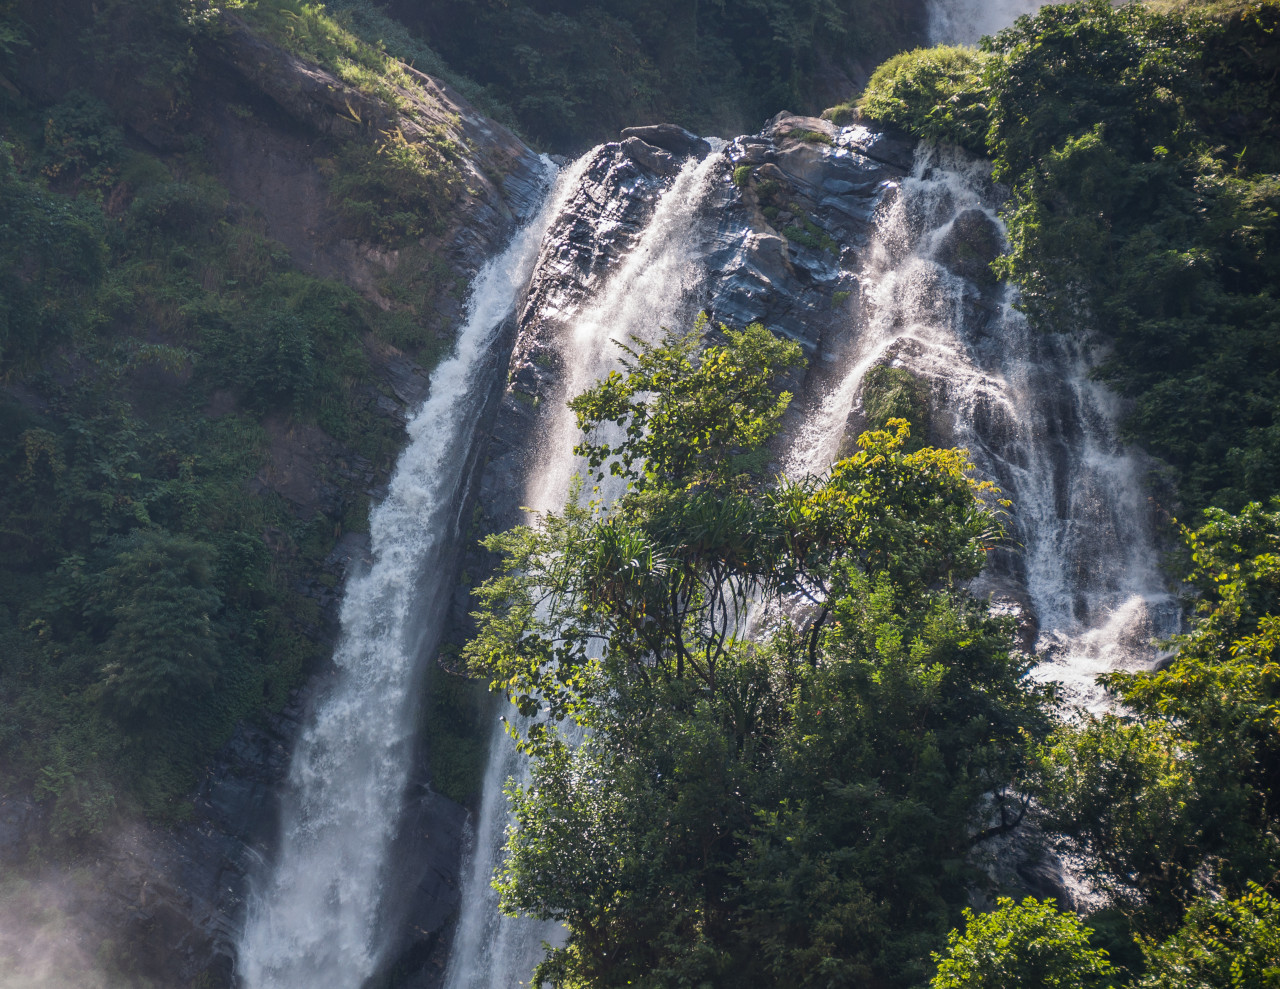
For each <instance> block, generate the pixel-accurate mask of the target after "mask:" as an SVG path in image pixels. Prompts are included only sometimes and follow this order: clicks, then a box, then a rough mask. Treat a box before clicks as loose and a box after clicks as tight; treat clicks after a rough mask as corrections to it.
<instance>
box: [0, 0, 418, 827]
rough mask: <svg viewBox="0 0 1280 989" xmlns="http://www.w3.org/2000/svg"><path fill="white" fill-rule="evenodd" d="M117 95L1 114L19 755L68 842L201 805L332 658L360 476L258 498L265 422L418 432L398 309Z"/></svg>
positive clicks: (3, 701)
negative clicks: (337, 280) (327, 588)
mask: <svg viewBox="0 0 1280 989" xmlns="http://www.w3.org/2000/svg"><path fill="white" fill-rule="evenodd" d="M33 24H34V26H33V27H32V29H31V30H32V31H33V32H34V34H33V36H34V37H36V38H41V37H42V36H41V34H40V32H42V31H47V30H49V29H50V28H49V24H48V22H47V21H46V20H44V19H42V18H33ZM71 27H73V28H74V30H73V31H72V35H71V40H70V41H69V40H68V39H67V38H66V37H65V36H64V37H63V41H62V43H63V44H71V43H73V42H74V43H75V44H78V43H79V40H78V33H79V31H80V26H77V25H74V24H73V25H71ZM141 37H145V35H142V36H141ZM44 42H45V43H48V39H47V37H44ZM115 95H118V94H117V93H115V91H114V90H112V89H111V88H110V87H105V88H104V91H103V93H102V96H103V98H104V100H105V102H99V101H98V100H96V99H94V98H91V97H88V96H86V95H85V94H84V93H83V92H75V91H72V92H71V93H69V94H68V96H67V97H66V98H65V99H63V100H60V101H57V102H54V103H50V104H47V105H44V106H38V105H34V104H27V105H20V104H5V105H3V106H0V111H2V113H0V126H2V127H3V128H4V133H5V135H6V138H5V139H4V140H3V141H0V269H2V270H0V376H2V377H3V381H4V385H5V387H4V389H3V392H2V393H0V424H2V425H0V465H3V473H2V476H0V548H2V549H3V553H0V657H2V658H0V708H2V709H3V712H4V713H3V715H0V769H2V770H3V781H4V784H5V785H6V786H12V785H14V784H15V783H19V784H23V783H25V784H26V785H31V784H32V783H33V782H34V784H35V785H36V786H37V791H36V792H37V796H39V797H41V798H43V799H46V800H47V801H48V802H49V805H50V808H51V817H50V820H51V822H52V833H53V837H55V838H60V839H67V840H78V839H81V838H84V837H85V836H88V835H91V834H93V833H94V832H95V831H97V830H99V829H101V828H103V827H105V826H107V825H109V824H110V823H111V820H112V817H113V815H115V814H117V813H120V812H132V811H137V810H143V811H145V812H150V813H159V814H174V813H180V812H181V807H182V803H181V799H180V798H181V795H182V794H183V793H185V792H187V791H188V790H189V788H190V786H191V784H192V781H193V780H194V779H195V773H196V770H197V769H198V767H199V765H200V763H201V761H202V760H204V759H206V758H207V757H208V755H209V753H210V752H211V751H212V749H213V748H215V747H216V746H217V745H220V744H221V743H222V742H223V741H224V740H225V739H226V738H227V737H228V736H229V734H230V733H231V731H232V730H233V728H234V727H235V725H236V724H237V722H239V721H240V720H242V719H244V718H246V717H251V716H253V715H255V714H257V713H258V712H260V711H262V710H263V709H264V708H270V707H274V706H279V705H281V704H282V703H283V702H284V701H285V699H286V696H287V694H288V692H289V691H290V690H291V689H292V688H293V687H294V686H296V685H297V683H298V682H299V681H300V678H301V677H302V676H303V675H304V673H305V671H306V669H307V668H308V666H309V665H310V664H311V663H312V662H313V661H314V658H315V655H316V652H317V647H316V645H315V639H316V638H317V637H319V636H320V635H321V634H322V630H321V629H320V626H319V621H318V613H317V608H316V605H315V602H314V601H312V600H311V599H310V598H309V597H308V596H306V595H304V594H303V593H301V592H300V590H299V588H300V587H302V586H305V584H304V580H303V578H304V577H306V578H308V579H317V577H318V578H319V579H321V580H325V579H327V580H329V581H333V580H334V577H333V575H331V574H327V573H324V572H323V561H324V560H325V558H326V556H327V555H328V553H329V550H330V548H331V547H332V544H333V540H334V538H335V537H336V536H337V534H338V533H339V532H340V531H341V527H342V526H343V525H346V524H348V523H351V522H356V523H358V515H359V513H360V510H361V505H362V504H363V494H362V492H359V491H354V492H353V491H350V490H349V489H350V487H351V484H350V482H349V481H346V480H344V479H342V478H341V477H335V478H334V479H333V483H334V490H335V491H341V492H343V494H342V497H343V498H346V499H349V500H350V501H351V502H352V504H351V505H350V507H348V506H347V505H345V504H344V505H339V506H338V507H337V508H336V509H330V511H331V512H332V513H333V516H334V517H332V518H330V517H328V516H326V515H323V514H321V515H318V516H317V517H315V518H312V517H306V518H299V517H297V516H296V515H295V514H294V512H293V511H292V510H291V508H290V507H289V506H288V505H287V504H285V503H284V502H283V501H281V500H280V499H278V498H276V497H275V496H272V495H270V494H269V493H264V494H263V495H261V496H259V495H254V494H252V493H251V488H250V485H251V483H252V482H253V479H254V477H255V475H257V474H258V472H259V470H260V469H261V468H262V466H263V464H264V459H265V456H266V453H267V448H268V436H267V433H266V432H265V431H264V429H263V421H264V419H266V418H268V417H274V418H275V420H276V422H277V423H278V424H279V425H277V426H276V427H275V428H277V429H280V430H283V429H287V428H293V426H296V425H297V424H298V423H300V422H301V423H306V424H308V425H310V426H311V427H312V428H314V427H316V426H318V427H321V428H323V429H324V430H325V431H326V432H327V433H328V434H329V435H330V436H333V437H334V438H336V439H338V440H343V441H346V442H348V443H350V444H352V446H353V447H355V449H354V450H353V451H352V452H353V453H358V454H362V455H363V456H365V457H366V458H367V459H368V460H369V462H370V463H376V464H378V465H379V466H385V465H387V463H388V462H389V457H390V456H391V455H392V453H393V452H394V450H395V448H396V446H397V437H396V435H395V432H396V427H395V424H394V423H393V422H390V421H388V420H387V419H385V418H384V417H382V416H378V415H377V414H376V413H375V411H374V410H373V408H372V403H373V401H374V398H371V397H370V394H371V392H372V381H371V374H370V368H369V362H368V359H367V357H366V355H365V351H364V348H363V346H362V337H364V336H365V335H366V334H368V333H371V332H372V333H377V332H379V331H380V330H381V328H382V327H383V325H384V322H385V319H384V316H383V314H381V313H380V312H378V313H375V312H373V311H371V307H369V306H368V305H367V304H366V303H365V302H363V301H362V300H360V299H359V298H358V297H357V296H356V295H355V294H354V293H353V292H351V291H350V290H349V289H346V288H345V287H342V286H338V285H336V284H333V283H329V282H325V281H322V280H319V279H316V278H314V277H311V276H307V275H303V274H301V273H300V272H298V271H296V270H293V266H292V264H291V262H290V260H289V257H288V254H287V252H286V251H285V250H284V249H283V247H281V245H279V244H275V243H274V242H272V241H270V240H268V239H267V238H266V237H264V236H263V235H262V234H261V232H260V230H259V229H258V228H257V224H256V222H255V221H254V220H253V219H252V218H251V217H246V216H244V215H243V214H241V213H240V212H238V211H237V210H235V209H233V208H232V207H231V205H230V200H229V196H228V194H227V192H226V190H225V189H223V188H222V187H220V186H219V185H218V184H217V183H216V182H214V181H212V180H210V179H209V178H207V177H205V176H203V175H202V174H201V168H200V163H199V158H198V157H197V156H183V155H172V156H169V157H168V158H166V159H165V160H164V161H161V160H160V159H159V158H158V157H156V156H154V155H152V154H148V153H145V152H142V151H134V150H129V148H128V147H127V143H128V142H127V141H126V140H125V138H124V137H123V131H124V123H125V118H122V116H121V114H120V112H119V111H118V110H116V109H113V105H114V97H115ZM127 119H128V121H129V126H130V127H132V126H135V125H136V123H137V122H136V120H134V119H133V118H127ZM175 172H178V173H179V174H180V175H181V178H175V175H174V173H175ZM405 308H406V309H408V306H406V307H405ZM421 343H422V344H423V346H424V350H425V349H426V347H427V345H430V347H431V348H432V350H433V351H434V347H435V342H434V340H433V339H432V340H427V339H426V338H425V336H422V337H421ZM374 394H375V397H376V393H374ZM335 472H336V468H335Z"/></svg>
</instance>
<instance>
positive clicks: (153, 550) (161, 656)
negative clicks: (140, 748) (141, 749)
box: [96, 529, 221, 735]
mask: <svg viewBox="0 0 1280 989" xmlns="http://www.w3.org/2000/svg"><path fill="white" fill-rule="evenodd" d="M215 563H216V557H215V554H214V550H213V547H212V546H209V545H208V544H206V543H201V542H197V541H196V540H194V539H191V538H189V537H186V536H179V535H173V534H170V533H167V532H164V531H162V530H153V529H142V530H139V531H137V532H136V533H134V534H133V535H131V536H129V537H128V538H127V539H126V540H125V541H124V544H123V546H122V547H121V549H120V551H119V553H118V554H117V555H116V559H115V563H114V564H113V565H112V566H110V567H108V568H107V569H106V570H105V571H104V572H103V574H102V576H101V578H100V580H101V588H102V594H101V598H100V599H99V600H98V601H97V602H96V606H97V607H98V608H99V609H102V610H104V611H105V612H106V613H107V615H108V616H109V620H110V622H111V628H110V631H109V632H108V633H107V635H106V639H105V641H104V642H103V645H102V650H101V656H102V659H103V660H104V664H103V667H102V675H101V681H100V683H99V685H98V689H97V696H98V699H99V702H100V703H101V705H102V707H103V709H104V710H105V711H106V712H107V713H108V714H109V715H110V716H111V717H113V718H115V719H116V720H117V721H119V722H120V723H121V724H122V725H123V726H125V727H126V728H127V729H128V730H129V731H130V732H131V733H136V734H140V735H152V734H158V735H164V734H165V732H166V731H167V730H169V729H171V728H173V727H174V726H176V725H178V724H180V723H181V722H182V721H183V719H185V718H188V717H190V715H191V712H192V710H193V709H194V708H195V706H196V705H198V704H199V703H200V702H201V701H203V700H205V699H207V697H208V695H209V693H210V690H211V688H212V687H213V684H214V681H215V678H216V677H217V674H218V669H219V666H220V656H219V650H218V636H217V632H216V629H215V624H214V619H215V618H216V617H217V613H218V611H219V609H220V607H221V596H220V595H219V594H218V591H217V589H216V588H215V587H214V586H213V575H214V566H215Z"/></svg>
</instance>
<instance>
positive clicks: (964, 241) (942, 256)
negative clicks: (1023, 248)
mask: <svg viewBox="0 0 1280 989" xmlns="http://www.w3.org/2000/svg"><path fill="white" fill-rule="evenodd" d="M1003 244H1004V239H1003V235H1002V233H1001V231H1000V227H999V226H998V225H997V224H996V221H995V220H994V219H993V218H992V217H991V216H989V215H988V214H987V213H986V212H985V211H983V210H980V209H969V210H965V211H964V212H963V213H961V214H960V215H959V216H957V217H956V218H955V221H954V222H953V223H952V224H951V228H950V229H949V230H948V231H947V232H946V234H945V235H944V236H943V239H942V242H941V243H940V244H939V245H938V247H937V250H936V253H935V255H934V256H935V257H936V258H937V259H938V261H939V262H941V263H942V264H944V265H946V267H947V268H948V270H950V271H952V272H953V273H955V274H957V275H959V276H960V277H961V278H967V279H969V280H970V281H971V282H974V283H975V284H977V285H980V286H982V287H984V288H992V287H994V286H995V284H996V282H997V281H999V279H997V278H996V275H995V272H993V271H992V270H991V262H992V261H994V260H995V259H996V258H997V257H998V256H999V254H1000V252H1001V250H1002V248H1003Z"/></svg>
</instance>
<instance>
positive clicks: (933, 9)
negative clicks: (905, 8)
mask: <svg viewBox="0 0 1280 989" xmlns="http://www.w3.org/2000/svg"><path fill="white" fill-rule="evenodd" d="M1049 2H1056V3H1061V2H1063V0H1049ZM1044 5H1045V4H1044V2H1042V0H930V2H929V41H930V43H931V44H935V45H944V44H945V45H976V44H977V43H978V42H979V41H980V40H981V39H982V37H983V36H984V35H988V34H995V33H996V32H997V31H999V30H1000V29H1001V28H1004V27H1008V26H1009V25H1010V24H1012V23H1013V22H1014V21H1015V20H1017V19H1018V18H1019V17H1021V16H1022V15H1023V14H1034V13H1035V12H1036V11H1037V10H1039V9H1040V8H1041V7H1042V6H1044Z"/></svg>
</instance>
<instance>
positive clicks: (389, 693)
mask: <svg viewBox="0 0 1280 989" xmlns="http://www.w3.org/2000/svg"><path fill="white" fill-rule="evenodd" d="M549 167H550V166H549ZM557 203H558V199H557V195H556V194H553V195H551V196H550V197H549V199H548V201H547V204H546V205H544V206H543V208H542V209H541V211H540V212H539V214H538V216H537V218H536V219H535V220H533V221H532V222H531V223H530V224H529V225H528V226H526V227H525V228H524V229H523V230H521V231H519V232H518V233H517V234H516V236H515V238H514V239H513V240H512V242H511V244H510V246H509V247H508V248H507V249H506V250H505V251H504V252H502V253H501V254H500V255H499V256H498V257H496V258H494V259H493V260H492V261H490V262H489V263H488V264H487V265H486V266H485V267H484V268H483V269H482V270H481V271H480V272H479V273H478V274H477V275H476V278H475V280H474V282H473V285H472V290H471V297H470V300H469V302H468V306H467V318H466V322H465V324H464V325H463V327H462V329H461V331H460V333H459V335H458V340H457V344H456V346H455V349H454V352H453V354H452V356H450V357H449V358H448V359H446V360H445V361H444V362H443V363H441V364H440V365H439V366H438V367H437V368H436V369H435V371H434V372H433V373H432V375H431V385H430V393H429V397H428V398H427V400H426V402H425V404H424V405H423V407H422V409H421V410H420V411H419V412H418V413H417V415H416V416H415V417H414V419H413V421H412V422H411V423H410V424H409V427H408V432H409V443H408V446H407V447H406V449H405V450H404V452H403V454H402V455H401V457H400V460H399V462H398V463H397V465H396V468H395V471H394V473H393V475H392V478H391V482H390V486H389V489H388V492H387V496H386V498H385V500H384V501H383V502H382V503H381V504H380V505H379V506H378V507H377V508H376V510H375V511H374V512H373V513H372V515H371V517H370V539H371V549H372V563H371V564H370V565H369V567H368V569H367V571H366V572H365V573H363V574H358V575H355V576H353V577H352V579H351V580H350V581H349V582H348V584H347V589H346V596H345V598H344V600H343V603H342V612H341V620H342V633H341V637H340V640H339V643H338V646H337V648H336V651H335V653H334V657H333V661H334V667H335V669H334V673H333V677H332V680H331V682H330V683H329V684H328V685H327V689H326V690H325V691H324V693H323V695H322V696H321V698H320V699H319V701H318V703H317V705H316V707H315V710H314V712H313V713H312V715H311V717H310V719H309V721H308V723H307V725H306V727H305V728H304V730H303V733H302V735H301V737H300V738H299V739H298V743H297V748H296V750H295V752H294V754H293V761H292V765H291V769H290V775H289V781H288V790H287V792H286V793H285V794H284V796H283V801H282V804H283V805H282V832H281V839H280V847H279V850H278V852H277V854H276V856H275V859H274V865H273V868H272V869H271V871H270V874H269V875H268V876H266V877H264V878H262V879H260V880H259V881H258V883H256V884H255V888H254V892H253V895H252V896H251V899H250V904H249V911H248V916H247V918H246V922H245V927H244V931H243V934H242V936H241V939H240V942H239V945H238V952H237V954H238V961H237V968H238V975H239V977H240V980H241V984H242V985H244V986H245V987H246V989H325V987H330V989H360V987H361V986H362V985H363V984H364V982H365V980H366V979H368V977H369V976H370V975H371V974H372V973H373V972H374V971H375V968H376V966H377V964H378V962H379V953H380V949H381V947H382V942H383V938H382V936H381V932H380V930H379V912H380V907H381V891H382V886H383V879H384V873H385V871H386V869H387V865H388V863H387V861H386V860H387V852H388V848H389V846H390V843H391V840H392V838H393V835H394V832H395V829H396V827H397V824H398V820H399V812H400V808H401V803H402V800H403V796H404V789H405V785H406V782H407V775H408V770H409V763H410V758H409V756H410V749H411V744H412V735H413V726H414V721H415V716H416V707H415V704H414V696H415V694H416V693H417V691H418V686H419V683H420V680H421V674H422V665H423V660H424V657H425V656H426V655H427V654H428V653H429V652H430V650H431V649H432V648H434V645H435V637H436V635H437V634H438V624H439V622H438V618H439V612H440V610H441V606H442V602H443V601H445V600H447V599H448V597H449V592H450V590H451V587H450V581H451V576H450V574H449V572H448V571H449V567H448V566H446V565H445V564H446V561H447V556H448V554H449V553H450V551H451V549H452V543H453V542H454V533H453V529H454V526H453V525H452V516H453V514H454V513H456V511H457V509H458V501H459V497H460V491H461V488H462V485H463V484H464V482H465V477H464V473H465V469H466V463H467V460H468V457H467V452H468V450H469V448H470V445H471V443H472V441H473V439H474V432H475V427H476V422H477V419H478V418H479V413H480V409H481V407H482V405H483V404H484V400H485V399H484V395H485V391H486V385H487V383H488V381H489V380H490V379H491V375H492V369H491V367H490V366H489V365H491V363H492V359H491V357H492V355H491V351H492V345H493V343H494V341H495V338H496V335H497V334H498V332H499V331H500V328H501V326H502V324H503V322H504V320H506V319H507V317H508V316H509V315H510V313H511V312H512V310H513V308H514V306H515V305H516V303H517V301H518V299H519V297H520V294H521V293H522V292H523V290H524V288H525V286H526V284H527V281H528V275H529V271H530V269H531V267H532V265H533V261H534V258H535V257H536V255H537V250H538V247H539V245H540V243H541V240H542V236H543V233H544V232H545V230H546V228H547V224H548V223H549V220H550V217H551V216H553V215H554V214H555V212H556V211H557V209H558V205H557Z"/></svg>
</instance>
